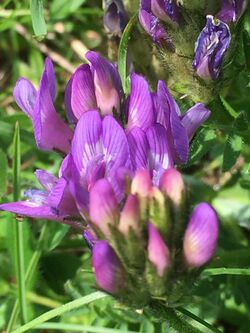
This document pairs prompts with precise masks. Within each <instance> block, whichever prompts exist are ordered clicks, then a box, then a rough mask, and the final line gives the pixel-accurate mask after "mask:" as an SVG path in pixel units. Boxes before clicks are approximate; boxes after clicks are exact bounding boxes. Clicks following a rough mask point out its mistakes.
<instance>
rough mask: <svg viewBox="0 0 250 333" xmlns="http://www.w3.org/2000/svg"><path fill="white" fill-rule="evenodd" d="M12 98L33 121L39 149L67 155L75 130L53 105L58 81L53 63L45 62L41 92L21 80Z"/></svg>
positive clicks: (48, 60) (40, 86)
mask: <svg viewBox="0 0 250 333" xmlns="http://www.w3.org/2000/svg"><path fill="white" fill-rule="evenodd" d="M13 95H14V99H15V101H16V103H17V105H18V106H19V107H20V108H21V110H22V111H23V112H25V113H26V114H27V115H28V116H29V117H30V118H31V120H32V123H33V127H34V133H35V139H36V143H37V146H38V148H39V149H44V150H57V151H61V152H63V153H67V152H68V151H69V149H70V142H71V140H72V137H73V131H72V130H71V129H70V128H69V127H68V126H67V125H66V124H65V123H64V121H63V120H62V119H61V118H60V116H59V115H58V113H57V112H56V110H55V108H54V105H53V101H54V99H55V95H56V81H55V73H54V68H53V64H52V62H51V60H50V59H49V58H47V59H46V60H45V66H44V71H43V74H42V77H41V81H40V85H39V88H38V91H36V89H35V88H34V86H33V85H32V83H31V82H30V81H29V80H27V79H25V78H20V79H19V80H18V81H17V83H16V86H15V89H14V92H13ZM51 133H53V135H51Z"/></svg>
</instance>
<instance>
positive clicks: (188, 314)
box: [177, 307, 222, 333]
mask: <svg viewBox="0 0 250 333" xmlns="http://www.w3.org/2000/svg"><path fill="white" fill-rule="evenodd" d="M177 310H178V311H179V312H181V313H182V314H184V315H185V316H187V317H190V318H192V319H194V320H195V321H197V322H198V323H200V324H201V325H203V326H205V327H207V328H209V329H210V330H211V331H212V332H215V333H222V332H221V331H220V330H218V329H217V328H216V327H214V326H213V325H211V324H209V323H208V322H206V321H205V320H203V319H202V318H200V317H198V316H196V315H195V314H193V313H192V312H190V311H188V310H186V309H184V308H182V307H179V308H177Z"/></svg>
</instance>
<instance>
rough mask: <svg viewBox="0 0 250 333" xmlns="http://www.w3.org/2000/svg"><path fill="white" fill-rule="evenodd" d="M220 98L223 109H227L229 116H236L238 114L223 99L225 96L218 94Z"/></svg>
mask: <svg viewBox="0 0 250 333" xmlns="http://www.w3.org/2000/svg"><path fill="white" fill-rule="evenodd" d="M220 100H221V102H222V104H223V106H224V108H225V110H227V111H228V113H229V114H230V116H232V117H233V118H236V117H237V116H238V113H237V112H236V111H235V110H234V108H233V107H232V106H231V105H230V104H229V103H228V102H227V101H226V100H225V98H224V97H223V96H222V95H220Z"/></svg>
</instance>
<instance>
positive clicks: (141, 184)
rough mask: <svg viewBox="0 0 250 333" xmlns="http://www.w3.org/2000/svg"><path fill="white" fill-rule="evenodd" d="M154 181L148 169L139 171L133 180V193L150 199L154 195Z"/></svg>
mask: <svg viewBox="0 0 250 333" xmlns="http://www.w3.org/2000/svg"><path fill="white" fill-rule="evenodd" d="M152 189H153V187H152V181H151V176H150V172H149V171H148V170H147V169H142V170H139V171H138V172H137V173H136V175H135V177H134V178H133V181H132V184H131V193H132V194H138V195H139V196H140V197H142V198H148V197H150V196H151V194H152Z"/></svg>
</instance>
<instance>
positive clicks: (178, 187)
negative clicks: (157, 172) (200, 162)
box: [160, 168, 185, 205]
mask: <svg viewBox="0 0 250 333" xmlns="http://www.w3.org/2000/svg"><path fill="white" fill-rule="evenodd" d="M160 189H161V191H162V192H164V193H165V194H166V195H167V196H168V197H169V198H170V199H171V200H172V201H173V202H174V203H175V204H176V205H179V204H180V203H181V200H182V197H183V193H184V191H185V185H184V181H183V178H182V175H181V173H180V172H179V171H177V170H176V169H174V168H169V169H167V170H166V171H165V172H164V173H163V174H162V176H161V179H160Z"/></svg>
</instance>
